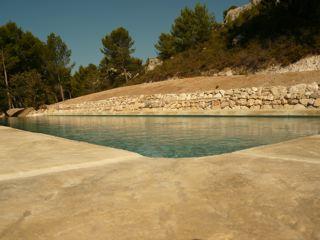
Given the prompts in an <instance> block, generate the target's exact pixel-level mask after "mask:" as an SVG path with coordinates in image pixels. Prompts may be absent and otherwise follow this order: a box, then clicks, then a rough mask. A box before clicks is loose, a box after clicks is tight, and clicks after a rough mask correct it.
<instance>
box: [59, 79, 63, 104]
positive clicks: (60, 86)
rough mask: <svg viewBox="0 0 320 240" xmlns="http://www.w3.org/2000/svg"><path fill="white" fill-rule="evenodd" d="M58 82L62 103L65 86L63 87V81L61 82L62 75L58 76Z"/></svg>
mask: <svg viewBox="0 0 320 240" xmlns="http://www.w3.org/2000/svg"><path fill="white" fill-rule="evenodd" d="M58 81H59V88H60V94H61V99H62V101H64V91H63V86H62V84H61V81H60V75H59V74H58Z"/></svg>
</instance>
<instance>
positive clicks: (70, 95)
mask: <svg viewBox="0 0 320 240" xmlns="http://www.w3.org/2000/svg"><path fill="white" fill-rule="evenodd" d="M68 94H69V99H71V98H72V94H71V91H70V90H68Z"/></svg>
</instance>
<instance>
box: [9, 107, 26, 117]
mask: <svg viewBox="0 0 320 240" xmlns="http://www.w3.org/2000/svg"><path fill="white" fill-rule="evenodd" d="M23 110H24V108H11V109H9V110H8V111H7V115H8V117H17V116H18V115H19V114H20V113H22V112H23Z"/></svg>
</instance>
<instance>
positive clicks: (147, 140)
mask: <svg viewBox="0 0 320 240" xmlns="http://www.w3.org/2000/svg"><path fill="white" fill-rule="evenodd" d="M0 124H4V125H8V126H11V127H14V128H19V129H23V130H28V131H33V132H41V133H46V134H51V135H55V136H60V137H64V138H69V139H74V140H80V141H85V142H90V143H95V144H100V145H104V146H109V147H115V148H121V149H126V150H129V151H134V152H138V153H140V154H142V155H145V156H151V157H195V156H208V155H214V154H221V153H226V152H232V151H236V150H241V149H245V148H249V147H254V146H259V145H264V144H270V143H276V142H281V141H285V140H289V139H293V138H296V137H300V136H308V135H313V134H320V118H284V117H282V118H261V117H259V118H253V117H250V118H244V117H229V118H228V117H120V116H117V117H103V116H97V117H94V116H66V117H58V116H57V117H41V118H28V119H16V118H14V119H8V120H3V121H2V122H1V121H0Z"/></svg>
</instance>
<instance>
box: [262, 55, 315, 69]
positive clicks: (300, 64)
mask: <svg viewBox="0 0 320 240" xmlns="http://www.w3.org/2000/svg"><path fill="white" fill-rule="evenodd" d="M306 71H320V55H315V56H309V57H306V58H303V59H300V60H299V61H297V62H295V63H292V64H290V65H288V66H285V67H281V66H272V67H270V68H268V69H266V70H263V71H260V72H259V73H287V72H306Z"/></svg>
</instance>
